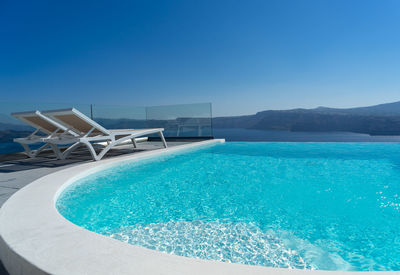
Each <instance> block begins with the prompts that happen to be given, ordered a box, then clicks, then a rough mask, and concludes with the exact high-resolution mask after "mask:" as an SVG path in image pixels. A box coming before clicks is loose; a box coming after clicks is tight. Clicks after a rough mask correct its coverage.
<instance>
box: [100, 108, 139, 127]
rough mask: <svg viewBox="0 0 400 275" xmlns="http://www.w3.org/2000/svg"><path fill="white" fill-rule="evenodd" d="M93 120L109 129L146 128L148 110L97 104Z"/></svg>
mask: <svg viewBox="0 0 400 275" xmlns="http://www.w3.org/2000/svg"><path fill="white" fill-rule="evenodd" d="M93 119H94V120H95V121H96V122H97V123H99V124H100V125H102V126H103V127H105V128H107V129H141V128H146V108H145V107H134V106H115V105H98V104H95V105H93Z"/></svg>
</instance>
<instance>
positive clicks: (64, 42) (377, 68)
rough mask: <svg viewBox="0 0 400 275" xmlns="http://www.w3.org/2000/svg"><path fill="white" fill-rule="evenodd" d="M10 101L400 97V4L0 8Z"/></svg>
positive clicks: (328, 0)
mask: <svg viewBox="0 0 400 275" xmlns="http://www.w3.org/2000/svg"><path fill="white" fill-rule="evenodd" d="M0 35H1V38H0V94H1V100H5V101H19V100H26V101H43V102H60V101H66V102H71V103H74V102H78V103H97V104H124V105H126V104H132V105H140V106H142V105H165V104H177V103H196V102H212V103H213V112H214V115H216V116H219V115H240V114H252V113H255V112H257V111H260V110H265V109H287V108H296V107H303V108H312V107H317V106H321V105H323V106H330V107H353V106H366V105H374V104H379V103H385V102H391V101H398V100H400V1H398V0H384V1H378V0H375V1H371V0H357V1H355V0H301V1H297V0H293V1H287V0H276V1H268V0H262V1H256V0H254V1H253V0H252V1H248V0H247V1H235V0H227V1H217V0H213V1H209V0H197V1H194V0H193V1H192V0H182V1H151V0H150V1H101V0H100V1H1V2H0Z"/></svg>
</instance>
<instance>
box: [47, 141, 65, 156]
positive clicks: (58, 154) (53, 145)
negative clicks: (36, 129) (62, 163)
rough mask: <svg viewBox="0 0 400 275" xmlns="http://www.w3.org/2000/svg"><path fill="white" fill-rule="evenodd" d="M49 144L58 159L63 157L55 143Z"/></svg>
mask: <svg viewBox="0 0 400 275" xmlns="http://www.w3.org/2000/svg"><path fill="white" fill-rule="evenodd" d="M49 145H50V147H51V149H52V150H53V152H54V154H56V157H57V158H58V159H63V155H62V153H61V151H60V148H58V146H57V145H56V144H51V143H50V144H49Z"/></svg>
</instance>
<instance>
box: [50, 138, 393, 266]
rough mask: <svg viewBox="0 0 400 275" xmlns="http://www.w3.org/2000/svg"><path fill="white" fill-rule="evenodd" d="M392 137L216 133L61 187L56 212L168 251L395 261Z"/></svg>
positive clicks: (262, 259) (221, 256)
mask: <svg viewBox="0 0 400 275" xmlns="http://www.w3.org/2000/svg"><path fill="white" fill-rule="evenodd" d="M399 193H400V144H396V143H373V144H371V143H226V144H221V145H215V146H213V147H210V148H205V149H200V150H195V151H189V152H186V153H179V154H173V155H168V156H162V157H157V158H153V159H149V160H145V161H140V162H132V163H125V164H121V165H118V166H116V167H113V168H110V169H106V170H104V171H101V172H97V173H95V174H93V175H90V176H88V177H85V178H83V179H81V180H79V181H77V182H76V183H74V184H72V185H70V186H69V187H68V188H67V189H65V190H64V191H63V193H62V194H61V195H60V197H59V198H58V200H57V202H56V206H57V209H58V210H59V212H60V213H61V214H62V215H63V216H64V217H66V218H67V219H68V220H70V221H71V222H73V223H75V224H77V225H79V226H82V227H84V228H86V229H88V230H90V231H94V232H97V233H100V234H102V235H106V236H109V237H112V238H115V239H118V240H121V241H123V242H127V243H130V244H134V245H139V246H143V247H147V248H150V249H156V250H159V251H162V252H167V253H171V254H176V255H182V256H187V257H195V258H202V259H210V260H218V261H224V262H236V263H243V264H249V265H263V266H272V267H290V268H300V269H322V270H357V271H368V270H400V263H399V261H398V259H399V258H400V233H399V232H398V228H399V225H400V210H399V209H400V199H399V197H398V195H399Z"/></svg>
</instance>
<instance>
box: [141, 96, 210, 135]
mask: <svg viewBox="0 0 400 275" xmlns="http://www.w3.org/2000/svg"><path fill="white" fill-rule="evenodd" d="M146 113H147V116H146V117H147V126H148V127H149V128H157V127H162V128H164V135H165V136H166V137H210V136H212V123H211V118H212V117H211V116H212V114H211V103H199V104H181V105H168V106H154V107H147V108H146Z"/></svg>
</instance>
